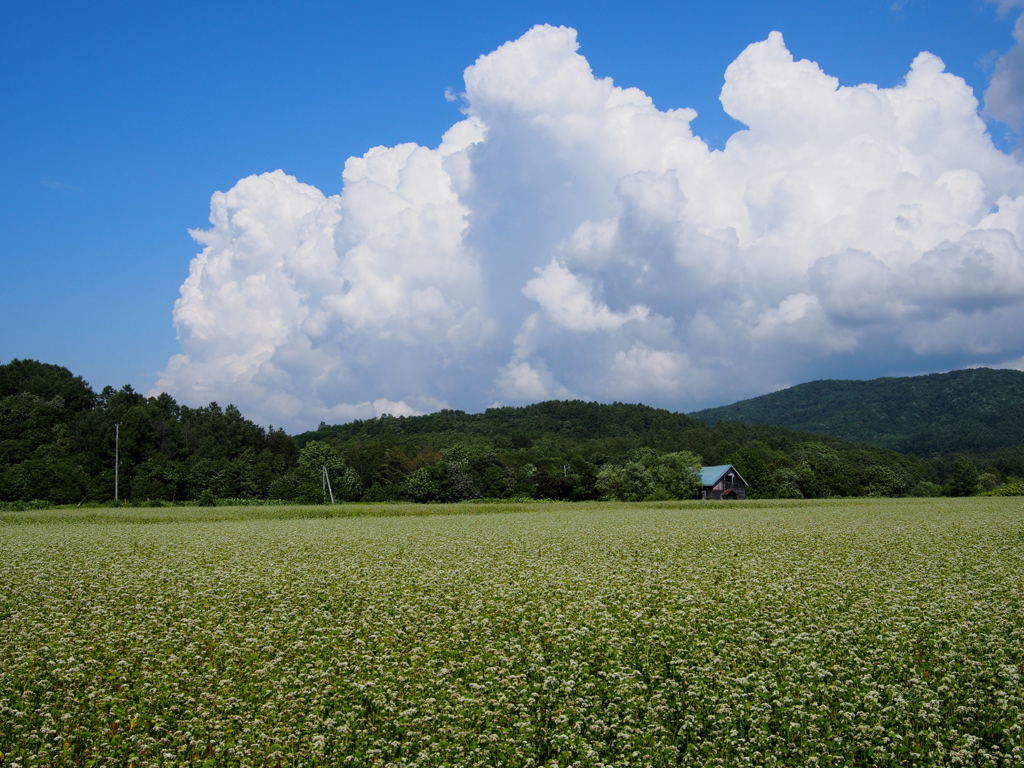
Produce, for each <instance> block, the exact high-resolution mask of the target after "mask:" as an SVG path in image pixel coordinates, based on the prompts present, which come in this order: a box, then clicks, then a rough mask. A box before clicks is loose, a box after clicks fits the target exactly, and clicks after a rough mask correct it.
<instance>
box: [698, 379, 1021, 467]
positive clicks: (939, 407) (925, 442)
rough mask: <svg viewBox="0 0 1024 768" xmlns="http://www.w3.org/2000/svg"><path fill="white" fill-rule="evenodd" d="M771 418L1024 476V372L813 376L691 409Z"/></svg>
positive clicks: (733, 417)
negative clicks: (861, 378) (746, 397)
mask: <svg viewBox="0 0 1024 768" xmlns="http://www.w3.org/2000/svg"><path fill="white" fill-rule="evenodd" d="M691 415H692V416H693V417H694V418H697V419H700V420H701V421H702V422H704V423H705V424H717V423H720V422H723V421H741V422H745V423H750V424H770V425H773V426H779V427H786V428H789V429H798V430H804V431H807V432H814V433H818V434H823V435H832V436H836V437H843V438H845V439H848V440H855V441H858V442H863V443H868V444H871V445H877V446H880V447H884V448H891V449H893V450H896V451H900V452H901V453H908V454H911V455H914V456H919V457H922V458H933V457H948V456H951V455H952V454H955V453H962V454H967V455H970V456H972V457H974V458H975V460H976V461H978V462H979V463H981V464H983V465H986V464H995V465H996V466H997V467H999V468H1000V469H1001V471H1003V472H1004V473H1009V474H1017V475H1020V474H1024V372H1021V371H1013V370H994V369H991V368H973V369H969V370H964V371H953V372H951V373H934V374H930V375H927V376H910V377H904V378H883V379H872V380H870V381H812V382H810V383H807V384H800V385H798V386H795V387H790V388H789V389H784V390H781V391H779V392H773V393H771V394H768V395H763V396H761V397H755V398H753V399H750V400H743V401H741V402H738V403H734V404H732V405H727V406H723V407H721V408H710V409H708V410H704V411H698V412H696V413H693V414H691Z"/></svg>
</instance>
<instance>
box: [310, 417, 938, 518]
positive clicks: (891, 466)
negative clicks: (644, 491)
mask: <svg viewBox="0 0 1024 768" xmlns="http://www.w3.org/2000/svg"><path fill="white" fill-rule="evenodd" d="M296 440H297V441H298V442H299V444H300V445H303V444H306V443H308V442H310V441H317V442H323V443H326V444H329V445H331V446H333V447H334V448H336V449H337V450H338V451H339V453H340V454H341V455H342V456H343V457H344V458H345V460H346V462H347V463H348V465H349V466H351V467H352V468H353V469H354V470H355V471H356V472H357V474H358V475H359V477H360V480H361V482H362V483H363V487H364V488H365V489H366V490H365V491H364V493H365V494H366V496H367V497H368V498H395V497H396V496H397V497H401V493H402V490H401V489H402V483H403V482H405V480H404V478H406V477H407V476H409V475H410V474H411V473H413V472H415V471H416V470H418V469H420V468H422V467H426V466H434V465H437V466H440V467H443V466H444V465H445V462H447V461H449V456H450V455H452V454H453V453H454V455H456V456H457V457H458V458H457V461H459V462H462V463H463V464H465V465H466V466H468V467H469V468H470V469H471V471H472V474H474V475H475V476H476V477H477V478H478V482H477V490H478V491H479V493H478V495H481V496H506V495H519V494H522V495H532V496H537V497H542V498H558V499H586V498H595V497H598V496H601V495H602V494H601V491H600V488H599V487H598V478H599V474H600V471H601V469H602V468H603V467H605V466H607V465H609V464H615V465H619V466H625V465H631V466H632V467H633V469H634V470H635V471H638V472H639V471H640V469H641V467H642V465H643V464H644V463H645V461H649V460H650V456H651V454H652V453H653V454H667V453H679V452H686V453H691V454H695V455H696V456H697V457H699V459H700V461H701V462H702V463H703V464H735V465H736V466H737V468H738V469H739V470H740V472H741V473H742V474H743V476H744V477H745V478H746V480H747V481H748V482H749V483H750V485H751V495H754V496H758V495H760V496H808V497H810V496H857V495H864V494H868V493H876V494H879V495H898V494H901V493H907V492H910V491H911V490H912V489H914V488H915V487H919V486H921V485H922V484H927V483H928V482H929V481H931V480H933V479H935V478H934V475H933V474H932V472H931V470H930V468H929V467H928V466H927V465H925V464H924V463H923V462H920V461H917V460H915V459H912V458H909V457H906V456H902V455H900V454H898V453H895V452H892V451H886V450H882V449H878V448H871V447H867V446H862V445H855V444H853V443H850V442H847V441H844V440H840V439H836V438H822V437H820V436H813V435H808V434H805V433H804V434H802V433H798V432H794V431H792V430H787V429H780V428H776V427H769V426H759V425H757V426H755V425H745V424H722V425H719V426H715V427H708V426H706V425H704V424H702V423H700V422H699V421H697V420H696V419H693V418H690V417H689V416H686V415H684V414H680V413H672V412H670V411H665V410H661V409H656V408H650V407H648V406H644V405H626V404H622V403H615V404H612V405H603V404H600V403H592V402H582V401H568V402H566V401H550V402H544V403H537V404H535V405H529V406H525V407H521V408H491V409H488V410H487V411H484V412H483V413H477V414H470V413H463V412H462V411H441V412H438V413H433V414H429V415H426V416H414V417H405V418H396V417H387V416H386V417H383V418H380V419H371V420H366V421H356V422H351V423H349V424H341V425H337V426H327V425H325V424H321V426H320V428H319V429H318V430H316V431H315V432H307V433H305V434H302V435H299V436H297V438H296ZM523 478H528V479H527V480H524V479H523ZM435 480H436V481H437V482H443V481H442V480H438V479H437V478H435ZM442 495H443V494H442Z"/></svg>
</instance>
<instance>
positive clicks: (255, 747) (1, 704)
mask: <svg viewBox="0 0 1024 768" xmlns="http://www.w3.org/2000/svg"><path fill="white" fill-rule="evenodd" d="M413 511H422V512H427V513H429V514H410V512H413ZM333 514H339V515H356V516H338V517H331V516H329V515H333ZM1022 676H1024V508H1022V504H1021V502H1020V500H1019V499H1014V498H1009V499H995V498H990V499H983V498H976V499H967V500H949V499H946V500H941V499H940V500H936V499H928V500H902V501H892V500H888V501H874V500H863V501H842V502H806V503H792V502H790V503H778V502H773V503H764V504H757V503H753V502H750V503H746V504H741V505H728V504H717V505H716V504H703V505H702V504H698V503H692V504H691V503H682V504H661V505H625V504H620V505H612V504H607V505H601V504H592V505H575V506H571V505H565V506H563V505H555V504H546V505H544V504H538V505H535V506H526V507H521V508H508V507H502V506H499V505H491V506H481V507H475V508H474V507H468V506H467V507H459V508H449V509H443V508H442V509H438V508H433V509H429V508H417V510H411V509H410V508H406V507H386V508H377V509H372V508H352V507H340V508H309V509H305V510H302V509H296V508H280V509H269V510H268V509H225V508H220V507H218V508H214V509H212V510H199V509H191V510H187V509H161V510H117V511H113V510H111V511H108V512H96V511H95V510H92V511H83V512H80V513H79V512H74V511H67V510H65V511H53V512H24V513H9V514H5V515H3V516H0V752H2V755H0V765H6V766H11V767H12V768H13V767H14V766H22V767H25V768H27V767H28V766H63V765H76V766H77V765H82V766H92V765H95V766H130V767H131V768H143V767H144V766H170V765H210V766H264V765H269V766H277V765H280V766H321V765H322V766H327V765H330V766H335V765H341V766H344V765H353V766H541V765H548V766H669V765H671V766H679V765H682V766H744V765H750V766H778V765H801V766H803V765H817V766H855V765H856V766H933V765H950V766H952V765H970V766H1009V765H1024V733H1022V728H1024V685H1022Z"/></svg>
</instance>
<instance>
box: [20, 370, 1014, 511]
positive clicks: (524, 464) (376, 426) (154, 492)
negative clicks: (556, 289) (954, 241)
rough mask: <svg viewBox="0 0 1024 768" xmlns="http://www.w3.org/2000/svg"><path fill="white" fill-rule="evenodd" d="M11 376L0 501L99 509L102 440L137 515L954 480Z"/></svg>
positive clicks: (812, 460) (1004, 469)
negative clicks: (197, 507) (277, 420)
mask: <svg viewBox="0 0 1024 768" xmlns="http://www.w3.org/2000/svg"><path fill="white" fill-rule="evenodd" d="M15 363H17V364H15ZM15 363H11V364H10V365H9V366H0V382H7V384H6V385H5V386H6V387H7V389H6V390H3V391H5V392H6V393H7V394H4V395H2V396H0V500H15V499H31V498H47V499H50V500H51V501H53V502H56V503H76V504H79V503H86V504H87V503H93V502H99V501H102V500H104V499H109V498H110V497H111V495H112V493H113V485H114V483H113V480H114V477H113V474H114V472H113V470H114V461H113V460H114V425H115V424H118V425H120V464H119V469H120V495H121V498H122V499H125V500H128V501H139V502H141V501H143V500H145V499H162V500H166V501H173V502H181V501H185V500H194V499H198V498H199V496H200V495H201V494H203V493H204V492H205V491H209V493H210V494H212V496H213V497H214V498H253V499H257V498H259V499H265V498H268V497H271V498H276V499H283V500H289V501H303V502H306V503H321V502H323V501H324V500H325V499H326V498H327V496H326V494H325V492H324V487H323V479H322V468H323V467H324V466H326V467H328V471H329V477H330V480H331V487H332V489H333V491H334V496H335V498H336V499H337V500H339V501H354V500H365V501H394V500H415V501H420V502H429V501H436V502H448V503H454V502H461V501H465V500H467V499H474V498H511V497H532V498H544V499H552V500H575V501H581V500H589V499H596V498H599V497H606V498H621V499H625V498H629V499H649V498H663V499H667V498H688V497H691V496H693V495H696V493H697V491H696V481H695V479H694V478H693V475H692V471H691V470H693V469H694V468H697V467H698V464H699V461H698V459H697V457H698V456H701V457H703V459H704V461H705V462H706V463H707V464H726V463H730V464H733V465H735V466H736V467H737V468H738V469H739V470H740V473H741V474H743V476H744V477H745V478H746V479H747V481H748V482H749V483H750V487H749V489H748V492H749V494H750V495H751V496H753V497H762V498H763V497H772V496H790V497H795V496H808V497H827V496H857V495H867V494H872V495H901V494H905V493H907V492H908V489H910V488H914V487H916V486H919V485H920V484H921V483H923V482H933V481H935V480H938V479H941V480H946V479H948V478H949V477H950V475H951V473H952V464H951V463H950V464H949V466H948V467H947V466H945V465H943V466H939V467H936V468H935V469H934V470H933V468H932V467H931V466H929V465H928V464H926V463H924V462H921V461H919V460H915V459H912V458H909V457H906V456H901V455H899V454H896V453H894V452H891V451H886V450H883V449H878V448H869V447H866V446H861V445H854V444H850V443H847V442H844V441H842V440H839V439H835V438H827V437H822V436H812V435H808V434H805V433H795V432H792V431H790V430H786V429H782V428H778V427H770V426H756V425H744V424H736V423H722V424H718V425H716V426H714V427H708V426H705V425H703V424H701V423H700V422H698V421H696V420H694V419H692V418H690V417H688V416H685V415H683V414H678V413H671V412H669V411H665V410H659V409H655V408H649V407H647V406H642V405H625V404H622V403H614V404H611V405H602V404H598V403H586V402H580V401H569V402H546V403H538V404H536V405H531V406H527V407H525V408H494V409H489V410H487V411H485V412H484V413H480V414H466V413H462V412H460V411H442V412H439V413H434V414H428V415H426V416H418V417H410V418H399V417H391V416H387V417H383V418H380V419H371V420H367V421H358V422H353V423H350V424H343V425H336V426H327V425H321V427H320V428H319V429H318V430H317V431H315V432H311V433H306V434H304V435H299V436H297V437H296V438H292V437H290V436H288V435H287V434H285V433H284V432H282V431H281V430H275V429H273V428H271V429H269V430H264V429H262V428H261V427H258V426H257V425H255V424H253V423H252V422H250V421H248V420H246V419H245V418H244V417H243V416H242V415H241V413H239V411H238V409H237V408H235V407H234V406H231V405H228V406H226V407H223V408H222V407H221V406H220V405H218V404H217V403H210V404H209V405H207V406H204V407H201V408H191V407H187V406H182V405H179V404H178V403H176V402H175V401H174V399H173V398H171V397H170V396H169V395H166V394H163V395H159V396H158V397H153V398H148V397H145V396H143V395H141V394H139V393H138V392H135V391H134V390H133V389H132V388H131V387H122V388H121V389H113V388H111V387H106V388H104V389H103V390H102V392H101V393H100V394H99V395H95V394H93V393H92V392H91V390H89V389H88V386H87V385H85V383H84V382H82V381H81V380H80V379H77V378H76V377H74V376H72V375H71V374H70V373H69V372H67V371H66V370H65V369H61V368H59V367H57V366H46V365H43V364H36V363H33V362H32V361H15ZM12 367H13V369H14V370H13V373H12V371H11V369H12ZM12 382H13V383H12ZM26 382H27V383H26ZM19 386H25V387H27V389H23V390H18V387H19ZM83 388H84V389H83ZM69 403H74V407H71V406H69ZM1000 462H1001V463H999V465H998V466H991V467H989V466H986V467H985V468H986V470H988V471H990V472H992V473H993V475H994V476H995V477H997V478H999V477H1003V476H1005V475H1006V474H1009V473H1010V472H1009V470H1011V469H1012V468H1013V467H1014V466H1015V465H1014V459H1013V456H1012V455H1010V454H1007V455H1005V456H1003V457H1002V458H1001V459H1000Z"/></svg>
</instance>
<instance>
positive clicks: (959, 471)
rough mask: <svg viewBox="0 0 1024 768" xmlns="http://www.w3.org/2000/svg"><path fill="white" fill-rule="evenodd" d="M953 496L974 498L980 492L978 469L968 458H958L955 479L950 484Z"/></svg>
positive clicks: (954, 466) (954, 465) (954, 463)
mask: <svg viewBox="0 0 1024 768" xmlns="http://www.w3.org/2000/svg"><path fill="white" fill-rule="evenodd" d="M949 489H950V495H951V496H973V495H974V494H975V493H977V491H978V468H977V466H975V464H974V462H973V461H971V460H970V459H969V458H967V457H966V456H956V457H955V458H954V461H953V477H952V479H951V480H950V483H949Z"/></svg>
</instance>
